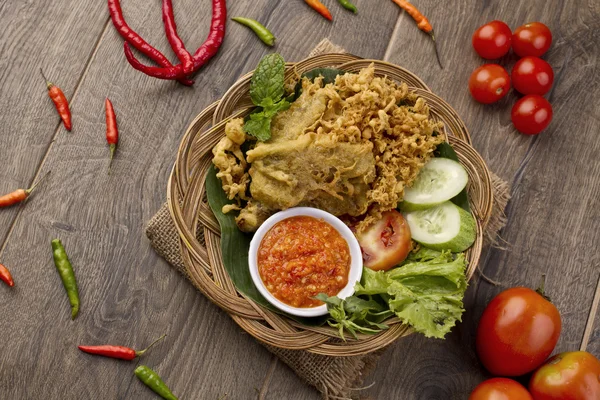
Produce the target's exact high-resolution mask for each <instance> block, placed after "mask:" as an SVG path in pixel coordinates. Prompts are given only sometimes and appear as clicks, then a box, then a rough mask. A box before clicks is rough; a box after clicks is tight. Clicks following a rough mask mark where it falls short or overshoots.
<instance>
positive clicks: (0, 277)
mask: <svg viewBox="0 0 600 400" xmlns="http://www.w3.org/2000/svg"><path fill="white" fill-rule="evenodd" d="M0 281H2V282H4V283H6V284H7V285H8V286H10V287H13V286H15V281H13V278H12V276H11V275H10V271H9V270H8V268H6V267H5V266H4V265H2V264H0Z"/></svg>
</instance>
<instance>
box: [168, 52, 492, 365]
mask: <svg viewBox="0 0 600 400" xmlns="http://www.w3.org/2000/svg"><path fill="white" fill-rule="evenodd" d="M371 63H373V64H374V65H375V72H376V75H379V76H387V77H388V78H390V79H393V80H396V81H398V82H405V83H407V84H408V85H409V87H410V88H411V90H414V91H415V92H416V93H417V94H418V95H419V96H421V97H423V98H424V99H425V100H426V101H427V103H428V105H429V106H430V110H431V114H432V117H433V118H435V119H436V120H439V121H442V122H443V123H444V126H445V130H446V134H447V136H448V140H449V142H450V144H452V146H453V147H454V149H455V150H456V152H457V154H458V156H459V159H460V161H461V163H462V164H463V166H464V167H465V169H466V170H467V172H468V174H469V186H468V191H469V196H470V203H471V206H472V210H473V215H474V217H475V219H476V221H477V229H478V235H477V240H476V242H475V244H474V245H473V247H472V248H471V249H469V250H468V251H467V253H466V255H467V259H468V260H469V265H468V270H467V276H468V278H469V279H470V278H471V276H472V275H473V272H474V271H475V268H476V266H477V262H478V260H479V256H480V253H481V248H482V242H483V234H482V230H483V228H484V227H485V225H486V224H487V222H488V220H489V217H490V214H491V211H492V205H493V196H492V183H491V179H490V173H489V171H488V169H487V167H486V165H485V162H484V161H483V159H482V158H481V157H480V156H479V154H477V152H476V151H475V150H474V149H473V148H472V147H471V145H470V142H471V140H470V137H469V133H468V131H467V129H466V127H465V125H464V123H463V122H462V120H461V119H460V118H459V117H458V115H457V113H456V111H454V110H453V109H452V107H450V105H448V104H447V103H446V102H445V101H444V100H442V99H440V98H439V97H437V96H436V95H434V94H433V93H432V92H431V91H430V89H429V88H428V87H427V86H426V85H425V83H423V81H421V80H420V79H419V78H418V77H417V76H416V75H414V74H412V73H411V72H409V71H407V70H405V69H403V68H400V67H398V66H395V65H393V64H389V63H386V62H382V61H377V60H364V59H360V58H358V57H356V56H352V55H350V54H324V55H319V56H315V57H310V58H308V59H306V60H303V61H300V62H298V63H295V64H294V63H288V64H287V69H286V78H288V79H289V78H291V77H292V76H293V75H295V74H302V73H303V72H306V71H309V70H311V69H314V68H323V67H335V68H339V69H341V70H344V71H348V72H358V71H359V70H360V69H362V68H365V67H367V66H369V65H370V64H371ZM251 76H252V74H251V73H249V74H246V75H245V76H243V77H242V78H240V79H239V80H238V81H237V82H236V83H235V84H234V85H233V86H232V87H231V88H230V89H229V90H228V91H227V93H225V95H224V96H223V98H222V99H221V100H220V101H218V102H216V103H213V104H212V105H210V106H209V107H207V108H206V109H205V110H203V111H202V112H201V113H200V114H199V115H198V116H197V117H196V118H195V119H194V121H193V122H192V123H191V125H190V127H189V128H188V130H187V131H186V133H185V136H184V137H183V140H182V142H181V145H180V147H179V151H178V154H177V161H176V163H175V166H174V168H173V172H172V174H171V176H170V179H169V184H168V193H167V203H168V204H169V210H170V212H171V215H172V217H173V220H174V222H175V225H176V228H177V231H178V233H179V236H180V239H181V242H182V243H181V252H182V254H181V255H182V259H183V263H184V265H185V272H186V274H187V275H188V276H189V278H190V280H191V281H192V282H193V284H194V285H195V286H196V287H197V288H198V289H199V290H201V291H202V292H203V293H204V295H205V296H207V297H208V298H209V299H210V300H211V301H213V302H214V303H216V304H217V305H218V306H219V307H221V308H222V309H224V310H225V311H226V312H227V313H229V315H230V316H231V318H232V319H233V320H234V321H235V322H236V323H237V324H238V325H240V326H241V327H242V329H244V330H245V331H247V332H248V333H250V334H251V335H252V336H254V337H255V338H257V339H258V340H260V341H262V342H264V343H266V344H268V345H271V346H275V347H279V348H285V349H291V350H308V351H310V352H313V353H316V354H323V355H329V356H352V355H360V354H366V353H371V352H374V351H377V350H379V349H382V348H383V347H385V346H387V345H389V344H390V343H392V342H393V341H394V340H396V339H398V338H399V337H402V336H406V335H408V334H410V333H411V332H412V330H411V329H410V328H409V327H407V326H406V325H403V324H402V323H400V321H399V320H398V319H397V318H395V317H394V318H390V319H388V320H387V321H386V323H387V324H388V325H389V326H390V329H388V330H385V331H383V332H381V333H379V334H377V335H359V338H358V340H353V339H350V340H348V341H347V342H344V341H341V340H340V339H339V337H338V334H337V330H335V329H333V328H331V327H329V326H327V325H325V326H322V327H308V326H304V325H300V324H299V323H297V322H295V321H293V320H290V319H288V318H286V317H284V316H281V315H279V314H276V313H273V312H271V311H269V310H266V309H264V308H262V307H261V306H259V305H257V304H255V303H254V302H253V301H252V300H250V299H247V298H245V297H243V296H242V295H240V294H239V293H238V292H237V291H236V289H235V287H234V285H233V283H232V282H231V279H230V278H229V276H228V274H227V272H226V271H225V268H224V267H223V264H222V262H221V247H220V236H219V224H218V223H217V221H216V219H215V217H214V215H213V214H212V211H211V210H210V208H209V207H208V204H207V203H206V196H205V190H204V182H205V178H206V173H207V171H208V170H209V167H210V165H211V159H212V152H211V150H212V148H213V147H214V145H215V144H216V143H217V142H218V141H219V140H220V139H221V138H222V137H223V136H224V128H225V124H226V122H227V121H228V120H229V119H231V118H236V117H240V116H244V115H246V114H247V113H248V112H250V110H251V109H252V108H253V105H252V103H251V101H250V97H249V93H248V92H249V88H250V78H251Z"/></svg>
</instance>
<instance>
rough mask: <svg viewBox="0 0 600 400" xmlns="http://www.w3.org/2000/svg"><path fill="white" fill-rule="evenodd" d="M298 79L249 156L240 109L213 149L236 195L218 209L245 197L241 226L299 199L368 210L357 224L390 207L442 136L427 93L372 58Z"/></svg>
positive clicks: (340, 209) (336, 209)
mask: <svg viewBox="0 0 600 400" xmlns="http://www.w3.org/2000/svg"><path fill="white" fill-rule="evenodd" d="M302 86H303V92H302V95H301V96H300V97H299V98H298V100H296V101H295V102H294V103H293V104H292V106H291V107H290V108H289V109H288V110H286V111H283V112H281V113H279V114H278V115H277V116H276V117H275V118H274V120H273V123H272V125H271V133H272V137H271V139H270V140H268V141H266V142H263V143H257V144H256V146H255V147H254V148H253V149H251V150H249V151H248V152H247V153H246V157H247V159H244V155H243V153H242V151H241V150H240V145H241V144H243V142H244V140H245V139H247V137H246V135H245V134H244V132H243V121H242V120H241V119H237V120H233V121H231V122H229V123H228V124H227V127H226V137H225V138H223V139H222V140H221V142H220V143H219V144H218V145H217V146H216V147H215V148H214V149H213V154H214V156H215V157H214V159H213V162H214V164H215V165H216V167H217V168H218V170H219V173H218V177H219V178H220V179H221V181H222V182H223V190H224V191H225V192H226V193H227V196H228V197H229V198H230V199H237V200H238V206H235V205H234V206H230V207H228V209H227V210H225V209H224V210H223V212H227V211H230V210H231V209H239V208H240V207H239V206H241V200H250V201H249V202H248V204H247V205H246V207H245V208H244V209H242V211H241V212H240V215H239V216H238V218H237V219H236V220H237V222H238V226H239V227H240V229H241V230H243V231H254V230H256V229H257V228H258V226H260V224H262V222H264V220H265V219H266V218H267V217H268V216H269V215H270V214H272V213H273V212H275V211H277V210H282V209H286V208H289V207H294V206H298V205H306V206H313V207H317V208H321V209H324V210H326V211H329V212H331V213H332V214H334V215H338V216H341V215H349V216H362V215H365V218H364V219H363V220H362V221H361V222H360V223H359V225H358V226H357V230H358V231H360V230H362V229H364V228H365V227H366V226H368V225H369V224H370V223H371V222H373V220H374V219H375V218H379V217H380V214H381V212H383V211H386V210H390V209H393V208H396V206H397V204H398V202H400V201H401V200H402V196H403V193H404V188H405V187H406V186H409V185H410V184H411V183H412V182H413V180H414V179H415V178H416V176H417V173H418V171H419V170H420V168H421V167H422V166H423V165H424V164H425V162H426V161H427V160H428V159H429V158H430V157H431V155H432V153H433V151H434V149H435V148H436V146H437V145H438V144H439V143H441V142H442V141H443V140H444V137H443V134H441V133H439V134H435V133H434V132H441V128H442V125H441V124H440V123H436V122H434V121H432V120H431V119H430V118H429V108H428V107H427V105H426V104H425V101H424V100H423V99H422V98H417V96H415V95H414V94H413V93H410V92H409V90H408V87H407V85H406V84H400V85H398V84H396V83H395V82H393V81H391V80H389V79H387V78H380V77H376V76H375V70H374V68H373V67H372V66H371V67H369V68H365V69H363V70H361V71H360V72H359V73H358V74H350V73H347V74H345V75H343V76H339V77H338V78H337V79H336V82H335V84H329V85H325V86H324V87H322V80H321V79H316V80H315V82H314V83H311V82H310V81H309V80H308V79H304V80H303V82H302ZM399 104H403V105H399ZM242 139H244V140H242ZM248 166H249V169H248ZM248 184H249V188H248ZM248 189H249V193H248Z"/></svg>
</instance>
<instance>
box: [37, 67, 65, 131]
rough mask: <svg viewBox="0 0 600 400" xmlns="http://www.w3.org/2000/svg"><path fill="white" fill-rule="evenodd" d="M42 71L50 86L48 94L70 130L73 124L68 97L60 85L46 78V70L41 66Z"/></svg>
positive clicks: (47, 84)
mask: <svg viewBox="0 0 600 400" xmlns="http://www.w3.org/2000/svg"><path fill="white" fill-rule="evenodd" d="M40 72H41V73H42V77H43V78H44V80H45V81H46V86H48V96H50V98H51V99H52V101H53V102H54V107H56V111H58V114H59V115H60V118H61V119H62V121H63V124H65V128H67V130H68V131H69V132H70V131H71V127H72V124H71V110H70V109H69V102H68V101H67V98H66V97H65V94H64V93H63V91H62V90H60V88H59V87H58V86H55V85H53V84H52V83H51V82H50V81H48V79H46V76H45V75H44V71H42V69H41V68H40Z"/></svg>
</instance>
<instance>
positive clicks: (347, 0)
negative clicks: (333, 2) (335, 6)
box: [338, 0, 358, 14]
mask: <svg viewBox="0 0 600 400" xmlns="http://www.w3.org/2000/svg"><path fill="white" fill-rule="evenodd" d="M338 1H339V2H340V4H341V5H342V7H344V8H345V9H346V10H350V11H352V12H353V13H354V14H356V13H357V12H358V9H357V8H356V6H355V5H354V4H352V3H350V0H338Z"/></svg>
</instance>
